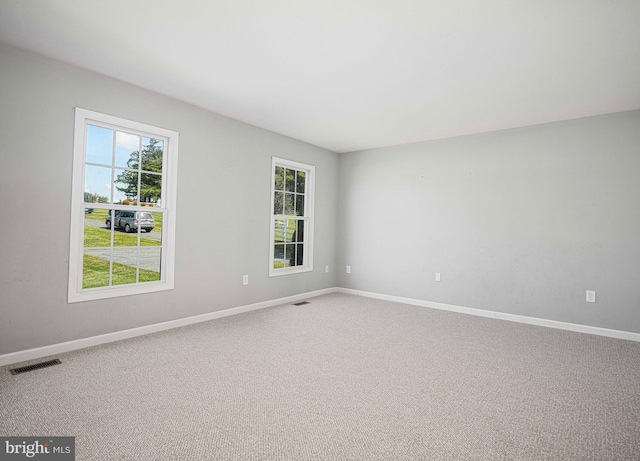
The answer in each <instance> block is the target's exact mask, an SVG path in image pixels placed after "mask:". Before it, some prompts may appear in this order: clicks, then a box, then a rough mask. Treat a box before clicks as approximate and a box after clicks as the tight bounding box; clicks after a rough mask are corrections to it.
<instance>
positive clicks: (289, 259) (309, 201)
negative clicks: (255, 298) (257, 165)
mask: <svg viewBox="0 0 640 461" xmlns="http://www.w3.org/2000/svg"><path fill="white" fill-rule="evenodd" d="M271 166H272V168H271V171H272V172H271V223H270V232H271V238H270V242H271V244H270V249H269V254H270V258H269V276H276V275H285V274H292V273H298V272H306V271H311V270H313V199H314V198H313V194H314V181H315V167H314V166H312V165H305V164H304V163H298V162H292V161H290V160H285V159H281V158H276V157H273V159H272V165H271Z"/></svg>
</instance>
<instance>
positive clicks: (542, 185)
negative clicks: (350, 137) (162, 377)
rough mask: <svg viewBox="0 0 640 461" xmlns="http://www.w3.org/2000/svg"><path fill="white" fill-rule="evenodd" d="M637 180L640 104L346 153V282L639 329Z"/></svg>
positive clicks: (342, 256) (342, 281)
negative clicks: (591, 296) (590, 294)
mask: <svg viewBox="0 0 640 461" xmlns="http://www.w3.org/2000/svg"><path fill="white" fill-rule="evenodd" d="M639 174H640V112H637V111H636V112H627V113H620V114H614V115H610V116H603V117H594V118H586V119H579V120H573V121H569V122H561V123H552V124H546V125H539V126H533V127H528V128H522V129H515V130H508V131H501V132H493V133H486V134H482V135H475V136H466V137H460V138H454V139H448V140H442V141H434V142H426V143H419V144H413V145H407V146H400V147H393V148H385V149H375V150H370V151H364V152H354V153H349V154H343V155H341V157H340V189H339V193H340V201H339V213H338V222H339V223H340V230H339V244H338V249H339V264H340V271H339V272H340V275H339V279H338V283H339V286H341V287H345V288H352V289H357V290H364V291H371V292H376V293H383V294H387V295H396V296H402V297H409V298H415V299H419V300H424V301H432V302H440V303H446V304H453V305H457V306H464V307H473V308H479V309H486V310H491V311H498V312H504V313H512V314H519V315H525V316H531V317H539V318H544V319H551V320H558V321H564V322H572V323H578V324H583V325H591V326H598V327H604V328H613V329H618V330H623V331H631V332H640V179H639ZM345 265H351V266H352V273H351V274H350V275H348V274H345V271H344V266H345ZM435 272H441V273H442V281H441V282H435V281H434V273H435ZM585 290H596V291H597V303H595V304H587V303H586V302H585Z"/></svg>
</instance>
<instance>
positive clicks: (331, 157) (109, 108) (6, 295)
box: [0, 45, 338, 354]
mask: <svg viewBox="0 0 640 461" xmlns="http://www.w3.org/2000/svg"><path fill="white" fill-rule="evenodd" d="M0 63H1V65H0V139H1V143H0V197H1V200H0V211H1V216H2V217H3V225H2V238H1V239H0V354H6V353H10V352H14V351H20V350H25V349H29V348H34V347H39V346H45V345H50V344H55V343H60V342H64V341H69V340H74V339H79V338H85V337H90V336H94V335H98V334H103V333H109V332H114V331H119V330H123V329H128V328H133V327H137V326H143V325H149V324H154V323H158V322H163V321H167V320H172V319H177V318H183V317H188V316H193V315H198V314H203V313H207V312H213V311H217V310H221V309H225V308H230V307H236V306H243V305H247V304H251V303H255V302H259V301H265V300H271V299H276V298H280V297H284V296H289V295H294V294H299V293H303V292H308V291H313V290H318V289H323V288H329V287H334V286H335V285H336V277H335V274H336V272H335V271H332V272H331V273H329V274H325V272H324V266H325V265H329V266H331V267H332V268H335V265H336V251H335V242H336V230H337V227H336V207H337V192H336V191H337V172H338V170H337V167H338V156H337V155H336V154H334V153H331V152H328V151H325V150H323V149H319V148H316V147H313V146H310V145H308V144H305V143H302V142H299V141H295V140H292V139H289V138H286V137H283V136H280V135H277V134H274V133H271V132H268V131H264V130H261V129H258V128H255V127H251V126H248V125H245V124H242V123H240V122H236V121H233V120H229V119H227V118H224V117H221V116H217V115H214V114H211V113H209V112H206V111H204V110H200V109H198V108H196V107H193V106H190V105H187V104H183V103H180V102H177V101H175V100H172V99H169V98H166V97H163V96H160V95H158V94H154V93H151V92H148V91H145V90H142V89H140V88H137V87H134V86H130V85H127V84H124V83H122V82H119V81H116V80H112V79H109V78H106V77H103V76H100V75H97V74H94V73H90V72H86V71H84V70H81V69H78V68H74V67H70V66H67V65H64V64H61V63H57V62H54V61H50V60H48V59H45V58H42V57H39V56H35V55H33V54H30V53H25V52H22V51H19V50H16V49H14V48H9V47H6V46H4V45H0ZM76 106H78V107H82V108H85V109H90V110H95V111H98V112H103V113H107V114H112V115H116V116H119V117H123V118H127V119H131V120H135V121H139V122H143V123H148V124H151V125H156V126H160V127H163V128H168V129H172V130H176V131H179V132H180V157H179V174H178V222H177V236H176V276H175V289H174V290H172V291H167V292H161V293H153V294H146V295H138V296H132V297H127V298H116V299H111V300H101V301H91V302H83V303H74V304H68V303H67V285H68V260H69V225H70V206H71V171H72V142H73V121H74V112H73V108H74V107H76ZM274 155H275V156H278V157H284V158H288V159H291V160H296V161H301V162H305V163H310V164H313V165H315V166H316V172H317V173H316V174H317V177H316V208H315V209H316V221H315V251H314V263H315V270H314V271H313V272H311V273H304V274H296V275H291V276H285V277H275V278H269V277H268V260H269V258H268V251H269V241H268V240H269V237H268V236H269V207H270V173H271V156H274ZM243 274H249V281H250V284H249V285H248V286H242V275H243Z"/></svg>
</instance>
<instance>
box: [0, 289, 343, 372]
mask: <svg viewBox="0 0 640 461" xmlns="http://www.w3.org/2000/svg"><path fill="white" fill-rule="evenodd" d="M336 291H337V288H335V287H333V288H325V289H323V290H316V291H310V292H307V293H301V294H299V295H293V296H287V297H284V298H278V299H272V300H269V301H262V302H259V303H255V304H248V305H246V306H239V307H232V308H230V309H223V310H220V311H215V312H210V313H208V314H201V315H195V316H193V317H186V318H183V319H177V320H170V321H168V322H162V323H156V324H153V325H146V326H143V327H137V328H131V329H128V330H122V331H115V332H113V333H106V334H104V335H98V336H92V337H90V338H82V339H76V340H74V341H67V342H64V343H58V344H52V345H50V346H43V347H36V348H34V349H27V350H24V351H18V352H11V353H9V354H3V355H0V366H4V365H11V364H14V363H18V362H24V361H27V360H33V359H39V358H42V357H47V356H49V355H55V354H62V353H63V352H69V351H75V350H78V349H84V348H86V347H91V346H97V345H100V344H106V343H111V342H114V341H120V340H121V339H127V338H133V337H135V336H142V335H147V334H149V333H156V332H158V331H163V330H170V329H172V328H178V327H183V326H186V325H192V324H194V323H199V322H206V321H208V320H213V319H218V318H221V317H228V316H230V315H235V314H242V313H243V312H250V311H255V310H257V309H264V308H265V307H272V306H278V305H280V304H288V303H293V302H296V301H301V300H303V299H308V298H312V297H315V296H320V295H325V294H329V293H335V292H336Z"/></svg>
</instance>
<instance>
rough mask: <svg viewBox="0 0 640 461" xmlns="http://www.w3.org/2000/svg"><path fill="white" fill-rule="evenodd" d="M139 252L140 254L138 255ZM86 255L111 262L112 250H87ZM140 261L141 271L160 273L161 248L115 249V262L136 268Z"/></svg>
mask: <svg viewBox="0 0 640 461" xmlns="http://www.w3.org/2000/svg"><path fill="white" fill-rule="evenodd" d="M136 250H139V251H140V253H139V254H138V251H136ZM84 252H85V254H88V255H90V256H95V257H96V258H100V259H104V260H107V261H109V258H110V257H111V249H110V248H108V247H105V248H86V249H85V250H84ZM137 261H139V263H140V266H139V267H140V269H147V270H150V271H155V272H160V247H139V248H117V247H115V248H114V249H113V262H114V263H120V264H124V265H126V266H131V267H136V262H137Z"/></svg>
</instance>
